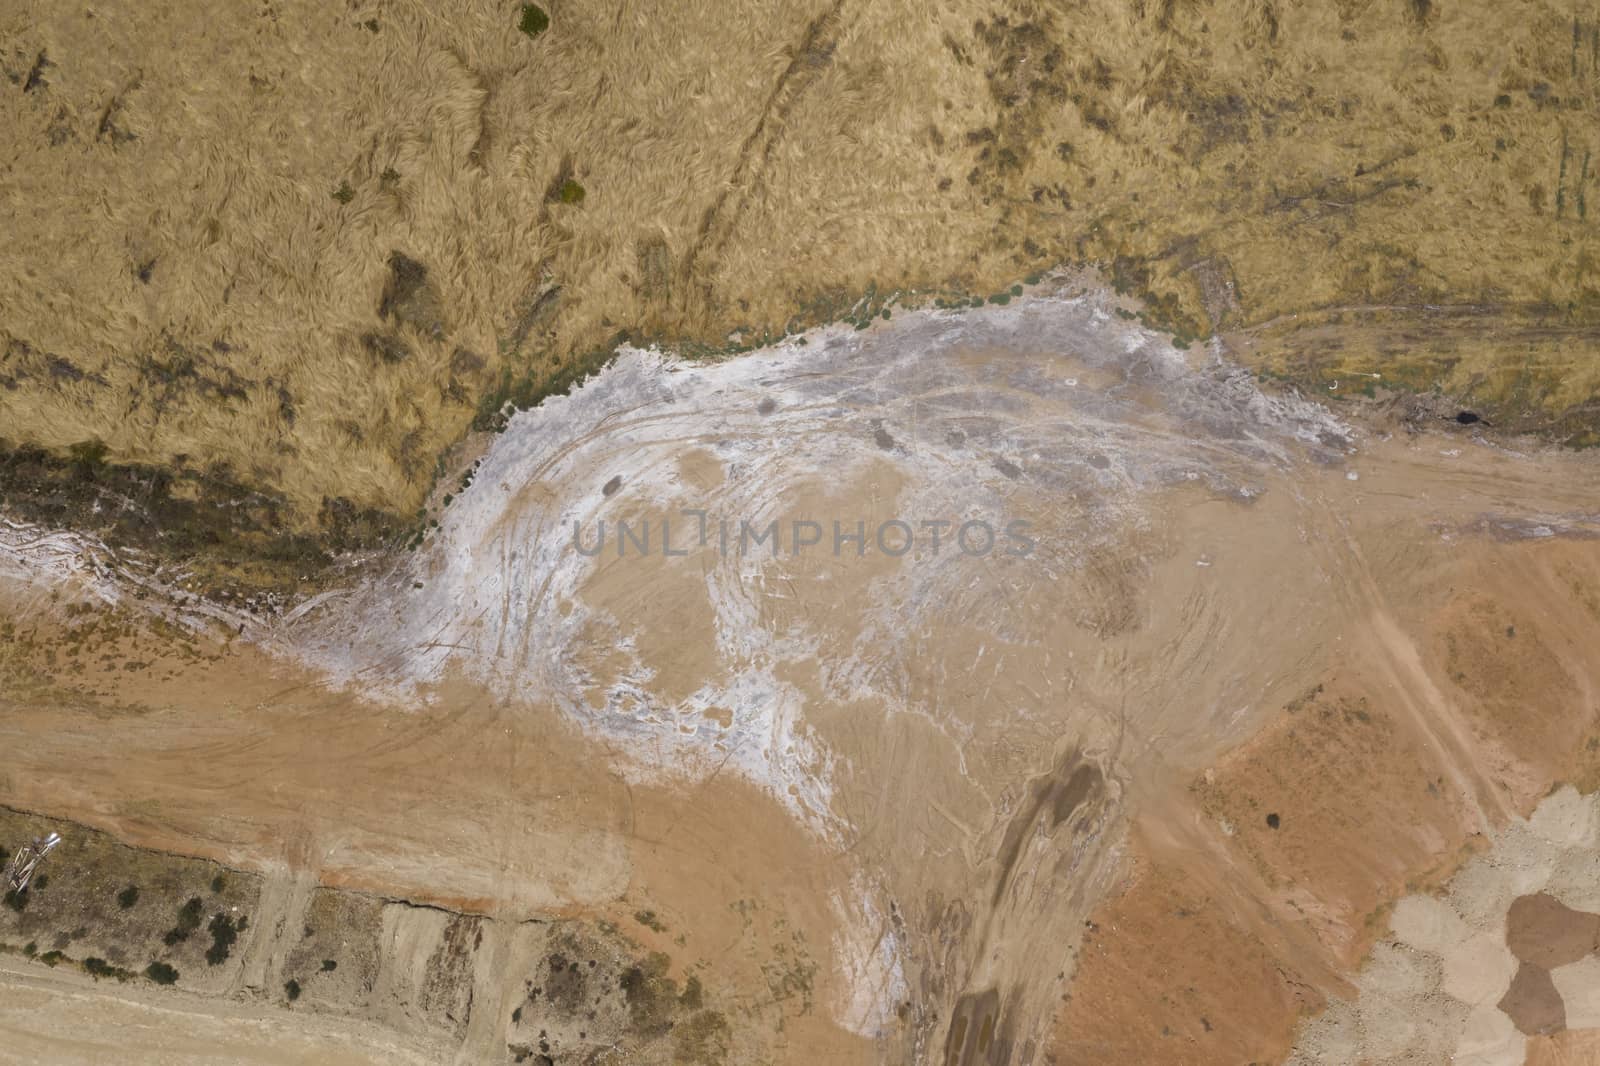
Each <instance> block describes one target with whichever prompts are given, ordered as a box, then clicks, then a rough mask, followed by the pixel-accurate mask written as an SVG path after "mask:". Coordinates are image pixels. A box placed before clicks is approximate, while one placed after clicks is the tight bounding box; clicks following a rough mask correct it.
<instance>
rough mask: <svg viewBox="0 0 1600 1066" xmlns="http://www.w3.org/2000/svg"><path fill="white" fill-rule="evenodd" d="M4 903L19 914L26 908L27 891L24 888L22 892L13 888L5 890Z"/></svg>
mask: <svg viewBox="0 0 1600 1066" xmlns="http://www.w3.org/2000/svg"><path fill="white" fill-rule="evenodd" d="M5 904H6V906H7V907H10V908H11V909H12V910H14V911H16V912H17V913H18V914H21V913H22V912H23V911H25V910H27V909H28V893H27V891H26V890H24V891H22V892H18V891H16V890H15V889H13V890H12V891H10V892H7V893H6V898H5Z"/></svg>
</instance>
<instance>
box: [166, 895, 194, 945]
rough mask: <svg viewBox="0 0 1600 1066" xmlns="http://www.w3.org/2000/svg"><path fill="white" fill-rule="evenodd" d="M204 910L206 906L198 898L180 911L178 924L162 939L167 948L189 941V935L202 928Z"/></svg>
mask: <svg viewBox="0 0 1600 1066" xmlns="http://www.w3.org/2000/svg"><path fill="white" fill-rule="evenodd" d="M204 909H205V904H203V903H201V902H200V898H199V897H198V896H196V897H195V898H194V899H191V900H190V901H189V902H187V903H185V904H184V905H183V907H182V908H181V909H179V911H178V924H177V925H175V926H173V927H172V928H171V929H169V930H167V935H166V936H164V937H162V938H161V939H162V940H163V941H164V942H165V943H166V945H167V947H169V948H170V947H171V946H172V945H174V944H177V943H180V942H181V941H184V940H188V939H189V934H190V933H192V932H194V931H195V930H196V929H199V928H200V914H201V912H202V911H203V910H204Z"/></svg>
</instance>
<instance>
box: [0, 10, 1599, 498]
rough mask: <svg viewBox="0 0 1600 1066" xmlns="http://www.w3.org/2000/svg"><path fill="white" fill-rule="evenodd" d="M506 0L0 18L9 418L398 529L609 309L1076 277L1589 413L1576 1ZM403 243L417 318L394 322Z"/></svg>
mask: <svg viewBox="0 0 1600 1066" xmlns="http://www.w3.org/2000/svg"><path fill="white" fill-rule="evenodd" d="M519 12H520V6H519V5H518V4H515V3H491V2H486V0H465V2H460V3H452V4H449V5H429V4H424V3H420V2H416V0H351V2H350V3H346V4H320V3H312V2H308V0H251V2H248V3H246V2H243V0H227V2H223V3H215V2H213V3H206V4H201V3H199V2H197V0H162V2H156V3H140V4H134V3H128V2H126V0H117V2H111V3H96V4H92V5H87V6H86V5H83V4H64V3H58V2H52V0H28V2H18V3H13V4H11V5H9V6H8V8H7V9H6V10H5V11H4V12H0V66H3V69H4V72H5V73H6V75H7V79H8V80H5V81H0V144H3V146H4V156H5V158H6V160H7V163H6V165H5V166H4V167H3V169H0V225H3V227H4V232H5V234H6V236H7V240H6V241H5V242H4V245H3V246H0V346H3V347H0V438H4V439H5V440H6V441H8V442H10V443H11V444H18V443H34V444H40V445H44V446H47V447H49V448H53V449H64V448H66V447H68V446H70V445H72V444H75V443H80V442H83V441H87V440H95V439H98V440H101V441H104V442H105V444H106V445H107V447H108V452H107V455H106V458H107V459H108V460H110V461H113V462H138V463H150V464H156V465H163V466H174V467H177V468H180V469H182V470H188V471H192V472H205V471H207V470H211V471H216V472H225V473H227V474H228V476H229V477H230V479H232V480H235V481H237V482H241V483H243V484H245V485H248V486H251V487H255V488H259V489H263V490H266V491H269V492H272V493H275V494H279V495H281V496H283V497H284V498H285V499H286V500H287V503H288V508H287V511H286V513H287V514H288V515H289V516H290V519H291V521H294V522H297V523H300V524H306V523H309V522H311V521H312V520H314V518H315V516H316V515H317V513H318V511H319V509H320V508H321V506H322V502H323V500H324V499H326V498H331V497H344V498H347V499H349V500H351V501H353V502H354V503H356V504H357V505H359V506H370V507H378V508H382V509H385V510H388V511H391V512H398V513H410V512H411V511H413V510H414V509H415V508H416V506H417V503H418V501H419V500H420V498H421V496H422V494H423V493H424V491H425V490H426V488H427V486H428V484H429V483H430V481H431V479H432V477H433V476H434V471H435V460H436V458H437V456H438V455H439V454H440V453H441V451H442V450H443V449H444V448H446V447H447V446H448V445H449V444H450V443H451V442H453V441H455V440H457V439H459V438H460V436H461V435H462V434H463V432H465V430H466V429H467V427H468V426H469V424H470V423H471V421H472V419H473V417H474V414H475V412H476V411H477V410H478V409H479V407H480V405H481V404H483V403H484V402H485V399H484V398H485V397H486V396H487V397H490V402H492V399H493V398H494V397H495V396H497V395H498V391H497V390H499V389H500V388H501V387H502V386H503V384H504V382H505V380H506V379H507V377H508V376H509V377H510V378H521V377H523V376H524V375H527V376H528V380H529V381H530V382H531V383H532V384H534V385H537V383H538V382H539V381H541V380H543V379H545V378H547V377H549V376H550V375H552V374H554V373H557V372H559V371H560V369H561V367H562V366H564V365H570V364H571V363H572V362H573V361H574V360H580V359H582V358H584V357H585V356H586V355H588V354H589V353H592V352H594V351H595V350H596V349H598V348H600V347H601V346H603V345H605V344H606V343H607V342H608V341H609V339H610V338H612V337H614V336H615V335H616V334H617V333H618V331H621V330H629V331H632V332H633V333H634V334H635V335H642V336H657V337H668V338H689V339H696V340H702V341H709V342H712V343H718V342H720V341H721V340H722V339H723V338H724V336H725V335H726V334H727V333H728V332H729V331H730V330H734V329H744V330H749V331H754V332H755V333H760V332H762V331H769V330H770V331H781V330H782V329H783V328H784V327H785V325H786V324H789V323H791V322H793V321H794V320H796V318H800V319H804V318H805V317H806V316H807V315H812V316H815V315H817V314H821V313H825V312H824V311H819V310H818V309H819V308H822V307H826V306H829V305H828V303H827V301H829V300H830V299H831V300H838V299H845V300H848V299H851V298H853V297H854V296H855V295H857V294H859V293H861V292H863V291H866V290H868V289H869V287H872V286H876V289H877V291H879V292H888V291H892V290H894V289H899V288H911V287H920V288H929V287H944V288H955V289H960V290H965V291H971V292H976V293H979V294H983V293H986V292H989V291H993V290H994V289H996V288H998V287H1000V286H1003V285H1007V284H1009V283H1011V282H1012V281H1014V280H1016V279H1018V278H1020V277H1022V276H1023V275H1025V274H1027V273H1028V272H1030V271H1032V270H1036V269H1039V268H1041V267H1046V266H1050V265H1053V264H1056V263H1060V262H1083V261H1099V262H1102V263H1104V264H1106V265H1107V267H1108V269H1109V271H1110V273H1111V274H1112V276H1113V277H1115V278H1117V279H1118V281H1119V283H1121V284H1125V285H1127V286H1129V287H1130V288H1132V289H1133V290H1135V291H1137V292H1138V293H1139V294H1141V295H1142V296H1144V297H1145V298H1146V299H1147V301H1148V305H1149V306H1150V308H1151V311H1152V315H1153V317H1154V318H1155V319H1156V320H1157V321H1159V322H1161V323H1162V324H1164V325H1166V326H1168V327H1169V328H1172V329H1173V330H1174V331H1175V332H1179V333H1182V334H1201V333H1204V332H1209V331H1214V330H1220V331H1222V332H1224V333H1225V334H1227V335H1229V336H1230V337H1232V338H1235V339H1237V340H1238V342H1239V343H1238V347H1239V349H1240V350H1241V352H1243V353H1244V357H1245V358H1247V359H1249V360H1251V361H1252V362H1254V363H1256V364H1258V365H1260V366H1262V367H1264V368H1266V369H1270V370H1272V371H1274V372H1277V373H1282V374H1286V375H1287V376H1289V377H1291V378H1293V379H1295V380H1311V381H1316V382H1318V383H1319V384H1321V385H1325V384H1327V383H1331V382H1333V381H1338V380H1340V377H1341V375H1350V374H1354V373H1365V374H1370V373H1373V372H1378V373H1383V372H1385V371H1388V370H1393V371H1394V375H1393V376H1394V378H1397V379H1401V380H1404V381H1406V382H1407V383H1408V384H1409V385H1411V386H1413V387H1423V388H1431V387H1434V386H1441V387H1443V388H1445V389H1447V390H1450V391H1451V392H1453V393H1455V394H1458V395H1461V396H1464V397H1466V398H1468V399H1469V400H1471V401H1472V402H1477V403H1482V404H1484V405H1486V408H1488V409H1491V410H1494V411H1496V412H1501V413H1503V416H1504V417H1505V418H1506V419H1508V420H1510V421H1513V422H1517V423H1518V424H1527V425H1549V424H1554V423H1560V424H1561V425H1563V426H1567V427H1569V428H1570V427H1572V426H1577V427H1578V428H1577V429H1574V430H1573V431H1572V432H1571V433H1569V436H1572V437H1574V438H1576V439H1585V437H1584V435H1585V433H1591V432H1592V430H1588V429H1584V428H1583V427H1584V426H1592V425H1593V422H1592V420H1591V421H1588V422H1585V421H1584V418H1585V416H1586V415H1592V411H1593V409H1594V404H1595V402H1596V395H1597V390H1600V362H1597V360H1596V359H1595V358H1594V356H1595V345H1594V344H1593V342H1592V335H1591V333H1590V331H1589V330H1590V326H1591V325H1592V323H1593V322H1594V321H1595V309H1596V307H1597V306H1600V305H1597V303H1596V299H1595V297H1596V274H1595V271H1594V269H1593V265H1594V263H1595V261H1596V243H1595V239H1594V236H1593V226H1592V224H1591V223H1589V222H1588V219H1587V216H1588V212H1589V204H1588V195H1589V192H1590V189H1591V187H1592V186H1593V183H1594V176H1595V172H1596V171H1597V170H1600V157H1595V158H1592V157H1591V152H1592V150H1593V149H1594V148H1596V147H1600V134H1597V133H1596V132H1595V130H1596V128H1597V127H1596V125H1595V122H1594V112H1595V104H1596V99H1597V97H1596V87H1597V83H1600V9H1596V8H1594V6H1593V5H1592V4H1591V3H1589V0H1585V3H1584V5H1580V6H1579V8H1578V9H1576V10H1574V9H1573V8H1572V7H1571V6H1570V5H1569V6H1562V5H1557V4H1553V3H1546V2H1526V3H1505V2H1502V0H1465V2H1439V3H1430V0H1382V2H1380V0H1337V2H1326V0H1322V2H1287V0H1282V2H1279V0H1084V2H1081V3H1078V4H1074V5H1071V6H1058V5H1050V4H1043V3H1033V2H1029V0H1008V2H1005V3H979V2H974V0H955V2H952V3H948V4H940V5H925V4H911V3H906V2H898V0H897V2H888V0H882V2H878V3H872V4H869V3H865V2H862V0H745V2H741V3H738V4H704V3H684V2H679V3H665V2H660V0H656V2H648V0H646V2H640V0H609V2H601V3H595V4H587V5H578V4H566V3H561V4H553V5H551V7H550V14H551V25H550V28H549V29H548V30H547V31H545V32H544V33H543V34H541V35H539V36H538V37H536V38H530V37H528V36H525V35H524V34H522V33H520V32H518V30H517V20H518V15H519ZM568 180H571V181H575V182H577V183H578V185H579V186H581V187H582V189H583V191H584V196H583V198H582V199H581V201H579V202H563V198H562V197H561V196H560V195H559V192H560V188H561V186H562V185H563V183H565V182H566V181H568ZM1595 207H1596V210H1597V211H1600V203H1597V204H1596V205H1595ZM394 252H400V253H402V254H403V255H404V256H406V257H407V258H408V259H409V260H412V261H415V262H416V263H420V264H422V265H423V266H425V267H426V268H427V271H428V275H427V289H426V291H425V293H424V294H423V295H424V299H423V303H424V306H423V308H422V310H421V311H417V310H416V309H414V308H413V309H412V310H410V311H407V309H406V308H405V307H401V308H400V309H398V310H397V309H396V308H395V307H393V306H390V307H389V308H388V312H389V313H388V314H387V315H385V316H380V314H379V308H380V306H381V305H383V304H384V302H385V301H384V293H385V286H386V284H389V282H390V278H391V267H390V257H391V254H392V253H394ZM1439 304H1444V305H1450V306H1451V307H1452V308H1456V309H1458V311H1459V313H1458V314H1457V317H1456V319H1454V320H1452V322H1453V324H1451V325H1450V326H1449V328H1444V329H1435V328H1433V325H1432V324H1431V323H1432V319H1430V318H1429V317H1428V316H1429V315H1430V314H1434V313H1433V312H1429V311H1427V310H1426V308H1427V307H1429V306H1430V305H1439ZM1361 307H1378V308H1382V310H1381V311H1379V312H1371V313H1368V312H1356V311H1348V312H1340V311H1339V310H1338V309H1341V308H1361ZM1374 314H1376V315H1377V316H1378V319H1377V320H1374V319H1373V318H1372V315H1374ZM1295 316H1300V317H1295ZM1303 325H1310V326H1313V327H1314V332H1312V333H1306V332H1304V330H1303V329H1302V326H1303ZM1441 337H1442V338H1443V339H1442V340H1441V339H1440V338H1441ZM1361 380H1371V379H1361ZM1347 391H1348V390H1347ZM1574 420H1576V421H1574Z"/></svg>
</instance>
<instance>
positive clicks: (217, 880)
mask: <svg viewBox="0 0 1600 1066" xmlns="http://www.w3.org/2000/svg"><path fill="white" fill-rule="evenodd" d="M227 884H228V882H227V879H226V878H224V877H223V876H222V875H221V874H218V875H217V876H215V877H213V878H212V879H211V892H212V894H213V895H215V894H217V893H219V892H221V891H222V890H223V889H224V888H225V887H227Z"/></svg>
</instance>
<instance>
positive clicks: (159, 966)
mask: <svg viewBox="0 0 1600 1066" xmlns="http://www.w3.org/2000/svg"><path fill="white" fill-rule="evenodd" d="M144 975H145V976H146V977H148V978H150V980H152V981H154V982H155V983H156V984H158V985H175V984H177V983H178V971H177V970H175V969H173V968H172V967H171V966H168V965H167V964H166V963H164V962H152V963H151V964H150V965H149V966H146V967H145V968H144Z"/></svg>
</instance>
